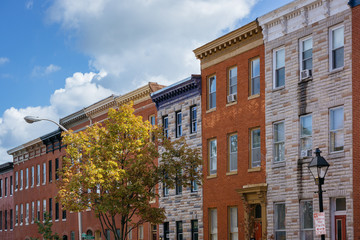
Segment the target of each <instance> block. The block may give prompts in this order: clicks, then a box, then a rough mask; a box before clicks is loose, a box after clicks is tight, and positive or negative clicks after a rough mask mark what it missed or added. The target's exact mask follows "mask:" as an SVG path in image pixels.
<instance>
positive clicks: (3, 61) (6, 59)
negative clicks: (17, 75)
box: [0, 57, 10, 65]
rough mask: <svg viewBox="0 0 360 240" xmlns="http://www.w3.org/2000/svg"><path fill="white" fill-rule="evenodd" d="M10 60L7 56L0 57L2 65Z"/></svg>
mask: <svg viewBox="0 0 360 240" xmlns="http://www.w3.org/2000/svg"><path fill="white" fill-rule="evenodd" d="M9 61H10V60H9V59H8V58H6V57H0V65H2V64H4V63H7V62H9Z"/></svg>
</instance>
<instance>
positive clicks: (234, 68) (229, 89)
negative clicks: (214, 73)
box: [228, 66, 237, 95]
mask: <svg viewBox="0 0 360 240" xmlns="http://www.w3.org/2000/svg"><path fill="white" fill-rule="evenodd" d="M232 70H235V71H233V73H235V75H234V76H232V75H231V72H232ZM233 78H235V84H232V85H231V79H233ZM232 87H235V92H231V88H232ZM232 94H237V66H234V67H231V68H229V70H228V95H232Z"/></svg>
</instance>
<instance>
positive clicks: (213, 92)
mask: <svg viewBox="0 0 360 240" xmlns="http://www.w3.org/2000/svg"><path fill="white" fill-rule="evenodd" d="M213 80H214V83H215V91H211V84H210V83H211V82H212V81H213ZM207 82H208V84H207V85H208V104H207V105H208V110H210V109H214V108H216V75H212V76H210V77H208V80H207ZM212 97H215V105H214V106H212V105H211V99H212Z"/></svg>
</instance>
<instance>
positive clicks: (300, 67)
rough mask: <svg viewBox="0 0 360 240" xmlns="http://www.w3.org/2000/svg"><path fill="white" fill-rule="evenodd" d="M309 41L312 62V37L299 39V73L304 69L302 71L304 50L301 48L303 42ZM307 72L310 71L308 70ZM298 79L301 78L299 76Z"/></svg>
mask: <svg viewBox="0 0 360 240" xmlns="http://www.w3.org/2000/svg"><path fill="white" fill-rule="evenodd" d="M309 39H311V42H312V49H311V52H312V55H311V59H312V60H313V59H314V55H313V52H314V41H313V37H312V35H310V36H307V37H304V38H301V39H299V70H300V73H301V72H302V71H303V70H305V69H303V61H304V59H303V48H304V47H303V42H305V41H307V40H309ZM312 62H313V61H312ZM309 70H310V69H309ZM311 70H312V68H311ZM300 78H301V76H300ZM300 80H301V79H300Z"/></svg>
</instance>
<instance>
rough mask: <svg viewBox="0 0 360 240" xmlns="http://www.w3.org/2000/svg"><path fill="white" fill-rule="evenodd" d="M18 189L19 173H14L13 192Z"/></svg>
mask: <svg viewBox="0 0 360 240" xmlns="http://www.w3.org/2000/svg"><path fill="white" fill-rule="evenodd" d="M18 188H19V173H18V172H15V191H17V190H18Z"/></svg>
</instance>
